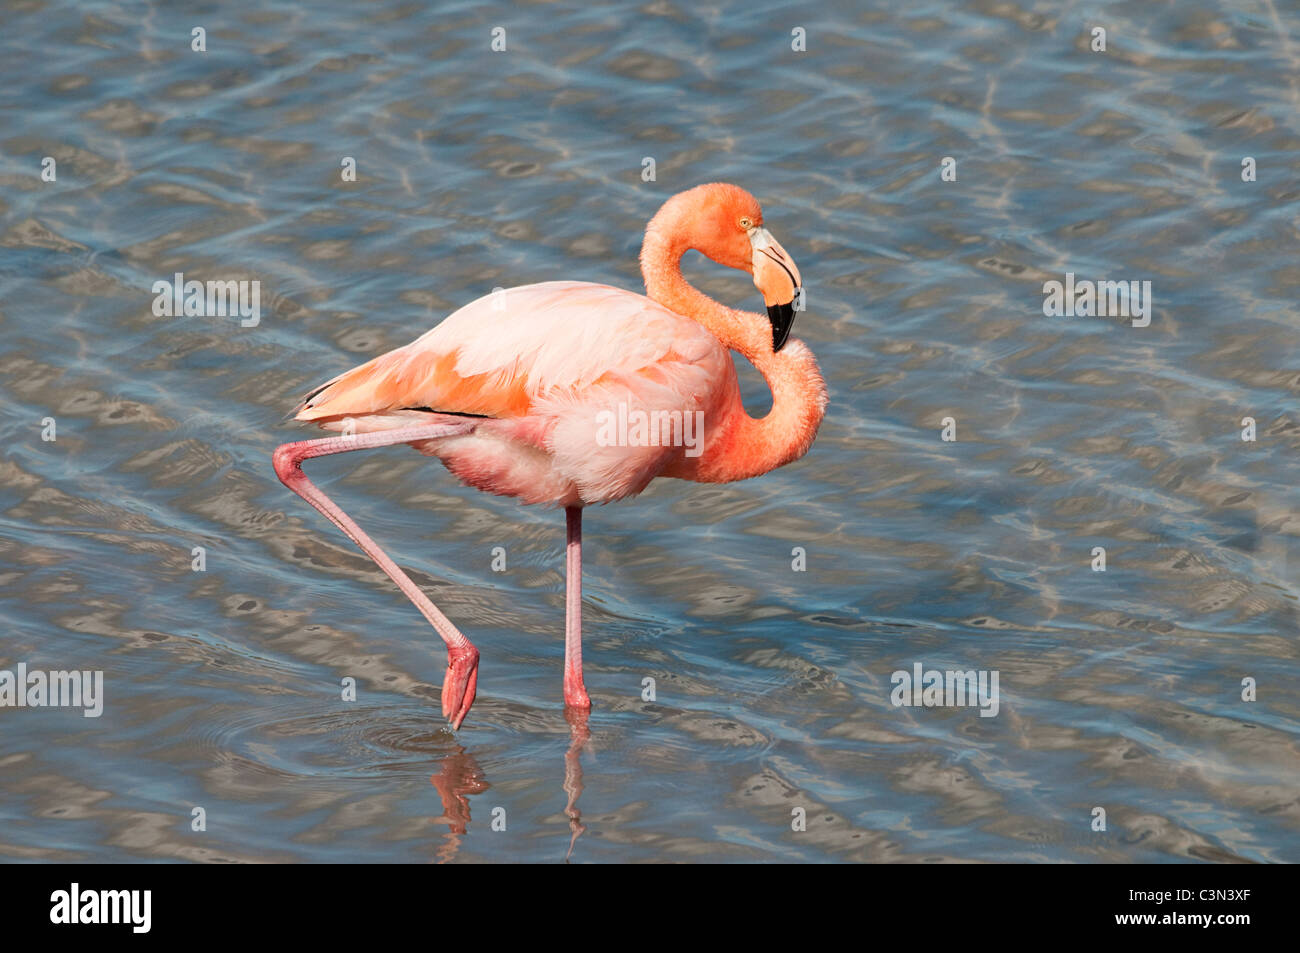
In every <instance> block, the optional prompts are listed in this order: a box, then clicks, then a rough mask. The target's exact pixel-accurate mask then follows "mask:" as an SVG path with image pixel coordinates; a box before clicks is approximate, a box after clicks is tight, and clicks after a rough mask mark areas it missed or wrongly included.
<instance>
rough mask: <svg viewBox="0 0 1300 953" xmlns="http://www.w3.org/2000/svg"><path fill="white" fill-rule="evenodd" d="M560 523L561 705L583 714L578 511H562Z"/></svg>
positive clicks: (586, 704)
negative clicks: (562, 562)
mask: <svg viewBox="0 0 1300 953" xmlns="http://www.w3.org/2000/svg"><path fill="white" fill-rule="evenodd" d="M564 523H565V529H566V531H567V533H566V535H567V537H568V538H567V541H566V546H565V557H566V559H565V563H566V565H565V576H566V578H565V589H564V704H565V705H567V706H568V707H570V708H578V709H581V710H584V711H585V710H587V709H590V708H591V699H590V698H588V697H587V686H586V685H584V684H583V683H582V507H581V506H567V507H565V508H564Z"/></svg>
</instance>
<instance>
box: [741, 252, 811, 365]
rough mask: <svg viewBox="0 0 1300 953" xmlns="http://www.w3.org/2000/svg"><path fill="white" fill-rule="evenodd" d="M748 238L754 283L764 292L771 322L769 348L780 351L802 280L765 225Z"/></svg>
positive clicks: (788, 329) (786, 336) (792, 321)
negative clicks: (751, 255) (752, 256)
mask: <svg viewBox="0 0 1300 953" xmlns="http://www.w3.org/2000/svg"><path fill="white" fill-rule="evenodd" d="M749 241H750V244H751V245H752V246H753V249H754V259H753V265H754V267H753V270H754V285H755V286H756V287H757V288H758V290H759V292H760V293H761V294H762V295H763V303H764V304H766V305H767V317H768V320H770V321H771V322H772V351H773V353H775V352H776V351H779V350H781V348H782V347H784V346H785V342H786V339H787V338H788V337H789V336H790V328H791V327H793V325H794V300H795V296H796V295H797V294H798V292H799V289H800V288H801V287H803V279H802V278H800V276H799V268H798V267H797V266H796V265H795V263H794V259H793V258H791V257H790V255H789V253H788V252H787V251H786V250H785V249H784V248H782V247H781V243H780V242H778V241H777V240H776V239H775V238H773V237H772V233H771V232H769V231H768V230H767V229H766V228H752V229H750V231H749Z"/></svg>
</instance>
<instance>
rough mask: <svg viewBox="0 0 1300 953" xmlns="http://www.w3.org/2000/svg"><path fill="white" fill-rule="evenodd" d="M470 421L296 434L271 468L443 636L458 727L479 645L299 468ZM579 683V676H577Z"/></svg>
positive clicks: (470, 699)
mask: <svg viewBox="0 0 1300 953" xmlns="http://www.w3.org/2000/svg"><path fill="white" fill-rule="evenodd" d="M473 429H474V424H471V423H465V424H459V423H457V424H429V425H425V426H420V427H404V428H402V429H400V430H381V431H376V432H374V433H364V434H356V435H352V436H342V437H324V438H322V439H319V440H299V441H298V442H296V443H286V444H282V445H281V446H280V447H278V448H276V451H275V455H274V462H275V473H276V476H278V477H279V478H280V482H281V483H283V484H284V485H285V486H287V487H288V488H289V489H291V490H293V492H295V493H297V494H298V495H299V496H301V497H302V498H303V499H304V500H306V501H307V502H308V503H310V504H311V505H312V506H314V507H315V508H316V509H318V510H320V512H321V513H322V514H324V516H325V518H326V519H328V520H329V521H330V522H331V523H333V524H334V525H335V526H337V527H338V528H339V529H341V530H343V532H344V533H346V534H347V535H348V536H349V537H350V538H351V539H352V541H353V542H354V543H356V544H357V545H358V546H360V547H361V548H362V550H364V551H365V553H366V555H367V556H369V557H370V558H371V559H373V560H374V561H375V563H376V565H378V566H379V568H380V569H382V570H383V571H384V572H386V573H387V574H388V577H389V578H390V579H392V580H393V582H395V583H397V587H398V588H399V589H401V590H402V592H404V593H405V594H406V597H407V598H408V599H410V600H411V601H412V602H413V603H415V607H416V608H417V609H419V610H420V612H421V614H422V615H423V616H424V617H425V618H426V619H428V620H429V624H430V625H432V626H433V627H434V629H435V630H436V631H437V633H438V635H440V636H442V640H443V641H444V642H446V643H447V676H446V678H445V679H444V680H443V683H442V713H443V715H444V716H445V717H446V718H447V720H448V721H449V722H450V724H451V726H452V727H453V728H460V725H461V722H463V721H464V720H465V716H466V715H467V714H468V713H469V709H470V706H471V705H472V704H474V695H475V692H476V690H477V688H478V649H476V648H475V647H474V646H473V644H472V643H471V642H470V640H469V639H467V638H465V636H464V635H462V634H461V632H460V630H459V629H457V628H456V627H455V626H454V625H452V623H451V620H450V619H448V618H447V617H446V616H445V615H443V614H442V612H441V611H440V610H439V609H438V607H437V606H435V605H434V604H433V603H432V602H430V601H429V598H428V597H427V596H426V595H425V594H424V593H423V592H421V591H420V587H419V586H417V585H416V584H415V583H414V582H412V581H411V578H410V577H409V576H407V575H406V573H404V572H403V571H402V570H401V568H400V567H399V566H398V565H397V563H395V562H393V561H392V560H391V559H389V558H388V555H387V554H386V553H385V552H384V551H383V550H382V549H380V548H379V546H378V544H377V543H375V541H374V540H372V539H371V538H370V537H369V536H367V535H366V534H365V533H364V532H363V531H362V529H361V527H360V526H358V525H357V524H356V523H355V522H354V521H353V520H352V517H350V516H348V515H347V514H346V513H344V512H343V510H342V509H341V508H340V507H339V506H338V504H337V503H335V502H334V501H333V500H331V499H330V498H329V497H328V496H326V495H325V494H324V493H323V492H321V490H320V488H319V487H317V486H316V484H314V483H312V482H311V480H309V479H307V474H305V473H303V472H302V462H303V461H304V460H309V459H311V458H312V457H324V456H329V455H330V454H335V453H347V452H349V451H352V450H369V449H371V448H374V447H387V446H392V445H393V444H399V443H411V442H413V441H418V440H432V439H436V438H438V437H452V436H456V435H458V434H463V433H469V432H470V431H472V430H473ZM579 684H581V676H579Z"/></svg>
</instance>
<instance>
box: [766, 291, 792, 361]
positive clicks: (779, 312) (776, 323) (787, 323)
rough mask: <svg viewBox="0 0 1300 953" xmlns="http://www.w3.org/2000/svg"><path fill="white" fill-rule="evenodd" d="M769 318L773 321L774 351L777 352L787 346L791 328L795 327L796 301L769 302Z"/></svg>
mask: <svg viewBox="0 0 1300 953" xmlns="http://www.w3.org/2000/svg"><path fill="white" fill-rule="evenodd" d="M767 319H768V320H769V321H771V322H772V353H773V354H775V353H776V352H777V351H779V350H781V348H783V347H785V342H786V340H787V339H788V338H789V337H790V329H791V328H792V327H794V302H793V301H792V302H790V303H789V304H769V305H768V306H767Z"/></svg>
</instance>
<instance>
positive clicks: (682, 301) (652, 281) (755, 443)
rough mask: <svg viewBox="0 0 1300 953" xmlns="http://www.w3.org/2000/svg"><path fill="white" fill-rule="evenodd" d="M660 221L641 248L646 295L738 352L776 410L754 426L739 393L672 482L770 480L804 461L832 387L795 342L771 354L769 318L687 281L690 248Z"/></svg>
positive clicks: (809, 353)
mask: <svg viewBox="0 0 1300 953" xmlns="http://www.w3.org/2000/svg"><path fill="white" fill-rule="evenodd" d="M662 217H663V213H661V214H660V215H657V216H655V218H654V219H653V220H652V221H651V222H650V225H649V227H648V228H647V229H646V236H645V242H644V244H643V245H642V246H641V273H642V275H643V276H644V278H645V284H646V294H647V295H648V296H649V297H650V298H652V299H653V300H655V301H657V302H658V303H659V304H661V305H663V306H664V307H666V308H668V309H670V310H672V311H675V312H676V313H677V314H681V315H684V316H686V317H689V318H693V319H695V320H696V321H698V322H699V323H700V324H702V325H703V326H704V327H705V328H707V329H708V330H709V331H710V332H711V333H712V334H713V335H714V336H715V337H716V338H717V339H718V341H719V342H720V343H721V344H722V346H723V347H725V348H728V349H730V350H733V351H738V352H739V353H740V354H741V355H742V356H743V357H744V358H745V359H746V360H748V361H749V362H750V363H751V364H753V365H754V367H755V368H756V369H757V370H758V372H759V373H760V374H762V375H763V380H764V381H766V382H767V386H768V388H769V389H770V390H771V391H772V409H771V410H770V411H769V412H768V414H767V416H765V417H762V418H758V419H755V418H753V417H750V416H749V414H748V413H746V412H745V408H744V405H743V404H742V402H741V400H740V389H739V386H738V385H737V384H736V382H735V379H734V377H733V379H732V388H731V389H732V393H731V394H730V395H728V404H727V405H726V406H725V408H723V411H722V414H721V419H718V420H716V421H715V422H714V423H713V427H714V430H715V433H714V435H713V436H712V437H711V438H710V439H709V441H708V445H707V447H706V449H705V451H704V453H703V454H701V455H700V456H699V457H695V458H687V459H686V460H685V461H683V462H682V463H681V464H680V465H679V466H678V467H676V468H674V469H675V470H676V471H678V472H672V473H670V474H669V475H672V476H681V477H684V478H686V479H694V480H700V481H703V482H726V481H730V480H743V479H746V478H747V477H752V476H758V475H759V474H761V473H767V472H768V471H769V470H774V469H776V468H777V467H779V466H783V465H784V464H787V463H790V462H791V461H794V460H798V459H799V458H800V457H802V456H803V455H804V454H805V453H807V452H808V448H809V447H810V446H812V442H813V438H814V437H816V436H817V428H818V427H819V426H820V425H821V422H822V418H823V417H824V416H825V413H826V400H827V396H826V383H825V381H824V380H823V379H822V375H821V371H820V369H819V368H818V367H817V361H816V360H815V359H814V357H813V354H812V351H811V350H809V349H808V346H807V345H805V344H804V343H803V342H802V341H799V340H796V339H793V338H792V339H790V340H789V341H787V342H786V345H785V347H783V348H782V349H781V350H780V351H779V352H777V353H775V354H774V353H773V352H772V329H771V324H770V323H769V321H768V319H767V318H766V317H765V316H763V315H760V314H756V313H754V312H751V311H738V310H736V309H734V308H728V307H727V306H726V305H723V304H720V303H719V302H717V301H714V300H713V299H712V298H710V297H709V296H708V295H706V294H704V293H703V292H702V291H700V290H699V289H697V288H695V287H694V286H692V285H691V284H690V282H688V281H687V280H686V279H685V278H684V277H683V276H682V270H681V259H682V255H684V254H685V253H686V250H687V245H686V243H685V242H684V241H682V240H681V239H679V238H677V237H676V234H675V231H676V230H675V229H673V228H672V227H671V223H670V222H664V221H661V218H662Z"/></svg>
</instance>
